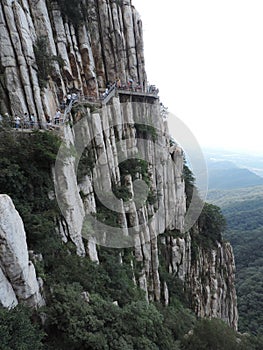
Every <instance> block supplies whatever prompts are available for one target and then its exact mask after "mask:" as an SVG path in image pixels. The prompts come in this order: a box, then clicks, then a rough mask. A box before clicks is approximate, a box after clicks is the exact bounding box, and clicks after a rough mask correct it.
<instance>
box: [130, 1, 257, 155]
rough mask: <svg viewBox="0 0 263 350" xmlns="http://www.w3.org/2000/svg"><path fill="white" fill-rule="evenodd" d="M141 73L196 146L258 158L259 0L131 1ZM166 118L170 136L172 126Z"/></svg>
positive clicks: (170, 120)
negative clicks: (140, 36)
mask: <svg viewBox="0 0 263 350" xmlns="http://www.w3.org/2000/svg"><path fill="white" fill-rule="evenodd" d="M132 3H133V4H134V5H135V7H136V9H137V10H138V11H139V13H140V15H141V19H142V22H143V29H144V49H145V60H146V71H147V75H148V80H149V82H150V83H151V84H155V85H157V86H158V88H159V90H160V93H159V95H160V98H161V101H162V102H163V103H164V105H165V106H167V107H168V108H169V111H170V112H171V113H172V114H173V115H175V116H176V117H178V118H179V119H180V120H181V121H182V122H183V123H185V124H186V126H187V127H188V128H189V129H190V130H191V132H192V133H193V135H194V136H195V137H196V139H197V141H198V143H199V144H200V146H201V147H213V148H222V149H228V150H240V151H244V152H245V151H247V152H251V153H257V154H262V156H263V136H262V134H263V20H262V18H263V1H262V0H220V1H219V0H198V1H197V0H132ZM173 124H174V123H173V118H172V116H170V118H169V126H170V130H171V133H173V132H175V129H176V123H175V125H173Z"/></svg>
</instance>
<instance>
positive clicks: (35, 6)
mask: <svg viewBox="0 0 263 350" xmlns="http://www.w3.org/2000/svg"><path fill="white" fill-rule="evenodd" d="M60 3H61V2H60V1H46V0H4V1H1V4H0V76H1V79H0V82H1V83H0V95H1V96H3V98H2V99H1V101H0V103H1V105H0V111H1V112H2V113H6V112H8V113H9V114H11V115H15V114H16V113H17V114H19V115H23V114H24V113H25V112H27V113H30V114H32V113H34V114H35V115H36V116H37V117H38V120H39V122H40V123H42V124H43V125H44V124H45V116H46V115H49V116H53V115H54V113H55V110H56V108H57V107H58V106H59V105H60V103H61V102H62V98H63V96H64V95H65V94H66V93H67V92H68V91H75V92H78V93H80V94H84V95H85V96H95V97H98V96H99V95H100V90H101V89H105V87H106V85H107V83H109V82H111V83H113V82H114V81H115V80H116V78H119V79H120V80H121V82H122V84H124V85H126V84H127V82H128V79H130V78H132V79H133V80H134V82H136V83H137V82H139V83H140V85H141V86H145V84H146V74H145V70H144V58H143V43H142V35H141V34H142V27H141V20H140V18H139V15H138V13H137V12H136V10H135V9H134V7H133V6H132V4H131V0H124V1H120V2H117V1H111V0H110V1H109V0H84V1H82V2H81V5H80V4H79V2H78V3H76V13H73V14H72V13H68V14H67V13H66V14H65V13H64V12H63V11H61V7H60V5H59V4H60ZM78 6H81V9H80V10H79V12H78V11H77V9H78ZM62 12H63V13H62ZM72 16H77V17H78V16H79V22H80V24H79V25H78V26H76V25H74V20H73V19H74V18H73V19H72V18H71V17H72ZM83 16H84V17H83ZM81 17H83V18H81ZM82 19H83V20H82ZM39 40H45V41H44V43H45V44H44V46H43V47H42V52H41V54H42V55H43V61H41V62H39V61H37V57H36V55H35V50H34V47H36V46H37V45H38V44H39ZM58 62H60V64H59V63H58ZM48 65H51V68H50V69H48V68H47V67H48ZM40 78H41V79H42V80H43V79H45V81H46V82H45V83H46V87H44V86H42V85H41V82H40Z"/></svg>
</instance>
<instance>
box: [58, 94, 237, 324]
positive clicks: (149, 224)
mask: <svg viewBox="0 0 263 350" xmlns="http://www.w3.org/2000/svg"><path fill="white" fill-rule="evenodd" d="M78 113H79V111H78ZM82 116H83V118H82V119H81V121H79V122H78V123H77V124H76V125H75V126H74V127H73V129H71V128H70V127H67V128H65V129H64V140H65V143H64V145H63V146H62V147H61V150H62V153H59V155H58V159H59V162H57V164H56V169H55V174H56V177H55V178H56V181H55V183H56V186H57V188H56V191H57V198H58V200H59V202H60V203H59V205H60V207H61V209H62V212H64V217H66V218H67V217H69V215H73V214H72V210H73V209H70V208H71V207H72V204H73V203H74V210H73V211H74V212H75V213H81V215H80V217H81V220H79V219H77V220H76V225H75V227H76V229H73V228H72V229H71V230H69V232H68V233H67V234H68V238H69V239H71V240H72V241H73V242H79V245H78V244H77V249H78V251H79V252H80V251H81V254H83V253H84V254H88V255H89V257H90V259H91V260H93V261H96V262H99V261H98V256H97V254H96V244H102V245H104V246H109V247H115V248H116V247H117V248H122V247H126V246H129V247H134V256H135V258H136V260H137V261H138V262H140V263H141V266H142V268H141V270H140V271H139V277H138V281H137V283H138V285H139V286H140V287H141V288H142V289H143V290H144V291H145V292H146V295H147V298H148V300H156V301H160V300H163V301H164V303H165V304H167V303H169V289H168V287H167V284H166V281H165V280H162V276H160V268H161V264H162V263H161V262H160V257H161V260H163V258H164V257H165V268H166V270H167V272H169V273H171V274H172V275H173V276H177V277H178V278H179V279H180V280H181V281H182V282H183V284H184V288H185V290H186V291H188V292H187V293H188V296H189V298H190V300H191V303H192V307H193V309H194V310H195V312H196V314H197V315H198V316H200V317H220V318H222V319H224V320H225V321H226V322H227V323H229V324H230V325H231V326H232V327H233V328H237V306H236V305H237V301H236V291H235V287H234V273H235V268H234V258H233V253H232V250H231V247H230V245H229V244H227V243H218V242H217V243H215V244H216V245H215V248H214V249H212V248H211V249H204V248H202V246H201V245H200V246H197V244H196V243H193V242H192V239H191V235H190V233H184V232H183V228H184V216H185V213H186V196H185V184H184V180H183V175H182V172H183V164H184V160H183V152H182V150H181V148H180V147H178V146H177V145H175V144H173V145H172V146H171V143H170V141H171V140H170V136H169V133H168V128H167V122H166V120H165V119H162V118H161V116H160V105H159V102H158V100H156V102H155V103H151V104H149V103H141V102H139V103H137V102H136V101H135V100H134V102H126V103H121V102H120V96H117V97H113V98H112V100H111V103H110V104H108V105H106V106H104V107H102V108H101V109H100V110H97V111H96V112H95V113H91V112H90V111H89V108H88V110H87V109H86V108H84V109H83V115H82ZM139 123H143V125H144V128H145V126H147V128H148V129H147V138H146V139H145V138H144V139H143V140H142V138H143V137H145V135H144V136H143V132H144V131H142V130H145V129H142V130H140V127H139V126H138V124H139ZM152 125H154V126H155V129H154V132H153V130H152V129H151V126H152ZM151 132H152V134H151ZM155 133H156V134H155ZM69 140H71V142H70V148H69V149H71V150H72V147H73V146H74V152H73V154H75V161H73V158H74V157H73V158H72V156H71V155H70V152H69V151H67V152H65V146H66V145H67V146H68V147H69V144H68V141H69ZM85 148H86V149H87V148H89V149H90V150H91V151H92V152H91V153H89V154H88V156H87V155H86V156H85V157H84V160H85V159H86V162H87V163H84V164H85V165H86V166H87V171H84V174H83V175H82V176H77V172H75V173H74V171H75V168H76V163H77V161H78V160H79V157H80V156H81V155H82V152H83V151H84V149H85ZM71 152H72V151H71ZM76 154H77V156H76ZM138 156H139V157H140V158H141V159H143V160H144V161H145V162H146V164H147V168H146V169H145V170H144V171H145V173H144V174H143V173H142V171H141V170H140V169H138V174H135V175H134V173H133V169H131V168H129V162H131V161H132V159H133V158H134V157H138ZM91 158H92V159H93V161H92V164H90V167H88V162H89V161H90V159H91ZM61 160H62V162H61ZM125 160H127V161H128V163H127V169H125V170H127V175H124V173H123V166H122V167H120V164H122V163H123V162H124V161H125ZM82 166H83V165H82ZM68 173H70V174H71V176H68V175H67V174H68ZM131 174H133V175H131ZM72 175H73V176H72ZM59 179H68V182H67V184H65V183H63V182H61V181H60V180H59ZM145 180H146V183H147V184H146V183H145ZM76 184H78V191H76ZM116 186H117V187H118V186H121V188H122V189H125V190H126V191H128V193H130V198H129V199H128V200H127V199H126V201H124V202H123V201H121V200H116V197H115V196H114V195H113V192H114V187H116ZM144 186H145V187H144ZM144 191H146V192H145V193H146V194H145V193H144ZM67 194H68V195H67ZM70 194H71V195H70ZM103 194H104V195H103ZM149 194H150V195H151V196H152V197H153V198H152V200H151V197H149ZM143 195H144V198H143V200H141V199H140V197H143ZM72 196H73V197H76V198H77V200H76V199H74V200H73V199H72V198H71V197H72ZM101 202H102V203H103V205H104V206H106V207H107V208H109V210H110V212H113V213H114V215H115V216H117V217H118V223H119V226H118V228H116V227H115V226H113V227H112V226H111V224H106V225H105V224H104V223H103V220H104V216H103V215H105V212H104V211H103V212H101ZM83 210H84V213H85V215H84V214H83ZM116 212H117V213H116ZM94 218H95V219H94ZM98 218H99V219H98ZM67 220H69V226H70V225H72V223H73V222H74V220H73V219H67ZM101 221H102V223H101ZM80 223H81V225H80ZM87 223H88V229H87V230H85V229H84V230H83V228H85V227H86V226H87ZM92 223H93V226H92ZM80 226H81V227H82V229H80ZM194 230H195V234H196V235H198V234H199V233H198V227H197V226H195V227H194ZM118 232H119V235H118ZM174 232H177V235H179V236H178V237H177V238H174V237H173V235H172V234H173V233H174ZM112 234H114V235H115V236H114V237H115V239H113V238H112ZM159 235H160V236H159ZM116 237H117V238H116ZM83 247H86V248H85V251H83ZM162 268H163V267H162ZM137 272H138V271H137ZM175 288H176V287H175Z"/></svg>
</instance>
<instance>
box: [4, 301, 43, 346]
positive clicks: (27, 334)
mask: <svg viewBox="0 0 263 350" xmlns="http://www.w3.org/2000/svg"><path fill="white" fill-rule="evenodd" d="M43 337H44V333H43V332H42V331H40V330H39V329H38V327H37V326H36V325H34V324H33V323H32V321H31V319H30V311H29V310H28V309H26V308H25V307H22V306H17V307H16V308H14V309H11V310H8V309H4V308H2V307H0V350H24V349H25V350H40V349H43V344H42V342H41V340H42V339H43Z"/></svg>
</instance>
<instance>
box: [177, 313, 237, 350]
mask: <svg viewBox="0 0 263 350" xmlns="http://www.w3.org/2000/svg"><path fill="white" fill-rule="evenodd" d="M182 349H183V350H238V349H240V347H239V343H238V341H237V336H236V332H235V331H234V330H233V329H231V328H230V327H229V326H228V325H227V324H226V323H224V322H223V321H221V320H219V319H211V320H208V319H202V320H199V321H198V322H197V323H196V326H195V327H194V329H193V331H192V334H189V335H187V336H185V338H184V339H183V340H182Z"/></svg>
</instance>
